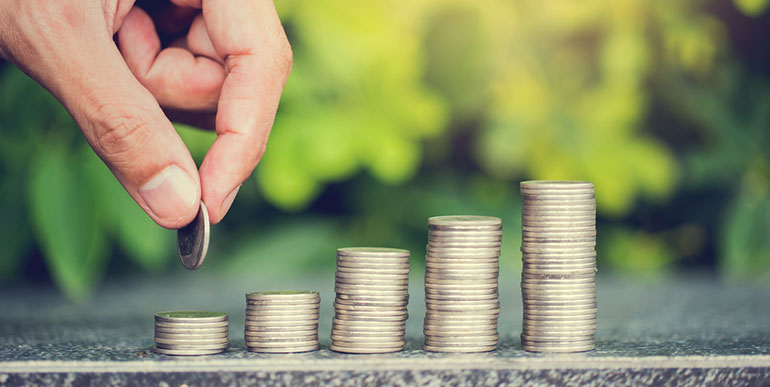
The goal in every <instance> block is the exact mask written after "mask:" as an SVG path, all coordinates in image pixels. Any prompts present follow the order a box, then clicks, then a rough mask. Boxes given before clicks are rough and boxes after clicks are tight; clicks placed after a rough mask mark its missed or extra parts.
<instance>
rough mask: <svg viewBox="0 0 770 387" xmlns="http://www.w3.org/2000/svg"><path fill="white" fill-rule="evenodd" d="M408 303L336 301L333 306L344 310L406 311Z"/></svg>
mask: <svg viewBox="0 0 770 387" xmlns="http://www.w3.org/2000/svg"><path fill="white" fill-rule="evenodd" d="M407 305H408V304H407V303H405V302H400V303H383V302H379V303H372V302H357V301H352V302H351V301H346V300H335V301H334V304H333V306H334V307H340V308H342V309H353V310H355V309H362V310H393V309H404V310H406V307H407Z"/></svg>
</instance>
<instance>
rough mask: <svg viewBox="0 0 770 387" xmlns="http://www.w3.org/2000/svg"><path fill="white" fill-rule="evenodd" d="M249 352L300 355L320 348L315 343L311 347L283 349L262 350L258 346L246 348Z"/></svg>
mask: <svg viewBox="0 0 770 387" xmlns="http://www.w3.org/2000/svg"><path fill="white" fill-rule="evenodd" d="M247 348H248V350H249V351H250V352H262V353H302V352H312V351H317V350H319V349H320V348H321V347H320V346H319V345H318V344H317V343H316V344H312V345H307V346H297V347H283V348H262V347H259V346H248V347H247Z"/></svg>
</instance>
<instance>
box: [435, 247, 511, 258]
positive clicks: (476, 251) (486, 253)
mask: <svg viewBox="0 0 770 387" xmlns="http://www.w3.org/2000/svg"><path fill="white" fill-rule="evenodd" d="M425 249H426V253H427V255H430V256H440V257H454V256H457V257H462V256H468V257H469V258H476V257H490V258H492V257H494V256H495V254H497V255H499V254H500V246H499V245H494V246H482V247H477V246H473V245H472V246H451V245H448V244H442V245H439V246H436V245H430V244H428V245H425Z"/></svg>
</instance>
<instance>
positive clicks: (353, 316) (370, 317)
mask: <svg viewBox="0 0 770 387" xmlns="http://www.w3.org/2000/svg"><path fill="white" fill-rule="evenodd" d="M334 318H335V319H337V320H338V321H345V320H347V321H351V322H365V321H369V322H402V321H406V319H407V318H409V316H408V315H407V314H403V315H391V316H385V315H380V316H378V315H376V314H361V313H360V312H355V313H350V314H347V313H340V311H337V312H336V313H335V314H334Z"/></svg>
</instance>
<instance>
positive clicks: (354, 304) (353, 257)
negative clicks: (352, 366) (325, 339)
mask: <svg viewBox="0 0 770 387" xmlns="http://www.w3.org/2000/svg"><path fill="white" fill-rule="evenodd" d="M334 290H335V292H336V293H337V297H336V299H335V300H334V313H335V315H334V320H333V321H332V334H331V339H332V345H331V349H332V350H333V351H337V352H345V353H385V352H397V351H400V350H402V349H403V348H404V344H405V340H404V332H405V328H406V319H407V317H408V314H407V309H406V307H407V304H408V302H409V250H401V249H387V248H373V247H353V248H342V249H338V250H337V273H336V275H335V287H334Z"/></svg>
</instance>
